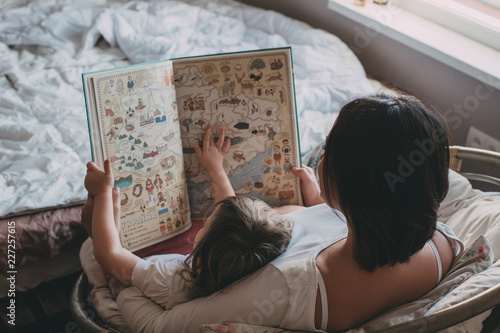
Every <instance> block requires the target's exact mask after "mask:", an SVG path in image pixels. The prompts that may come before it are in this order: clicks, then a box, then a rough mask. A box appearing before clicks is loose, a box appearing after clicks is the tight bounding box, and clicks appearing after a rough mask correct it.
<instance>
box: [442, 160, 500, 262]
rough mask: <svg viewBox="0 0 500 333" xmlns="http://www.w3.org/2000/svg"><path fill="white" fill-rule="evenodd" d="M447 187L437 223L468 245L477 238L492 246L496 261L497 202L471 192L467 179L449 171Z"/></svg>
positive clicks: (499, 247)
mask: <svg viewBox="0 0 500 333" xmlns="http://www.w3.org/2000/svg"><path fill="white" fill-rule="evenodd" d="M448 177H449V181H450V188H449V190H448V195H447V196H446V198H445V199H444V200H443V202H442V203H441V207H440V208H439V214H440V215H439V221H441V222H443V223H445V224H446V225H447V226H449V227H450V228H451V229H452V230H453V232H454V233H455V234H456V235H457V237H458V238H459V239H461V240H462V241H463V242H464V244H465V246H469V245H470V244H471V242H472V241H474V240H475V239H476V238H477V237H478V236H479V235H484V237H486V238H487V239H488V241H489V242H490V243H491V247H492V249H493V253H494V254H495V257H494V258H493V261H497V259H498V257H499V256H500V199H499V198H498V197H495V196H492V195H488V194H487V193H484V192H482V191H479V190H474V189H472V186H471V184H470V183H469V181H468V180H467V178H465V177H463V176H461V175H460V174H458V173H456V172H455V171H452V170H450V172H449V176H448Z"/></svg>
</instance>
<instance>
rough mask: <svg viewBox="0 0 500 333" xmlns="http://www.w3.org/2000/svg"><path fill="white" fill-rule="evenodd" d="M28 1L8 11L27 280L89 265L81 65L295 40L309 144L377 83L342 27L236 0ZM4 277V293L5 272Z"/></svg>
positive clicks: (9, 111)
mask: <svg viewBox="0 0 500 333" xmlns="http://www.w3.org/2000/svg"><path fill="white" fill-rule="evenodd" d="M17 3H19V4H20V3H25V5H23V6H17V7H16V6H15V4H16V1H10V2H8V3H7V4H5V5H4V6H7V5H8V4H11V7H10V8H4V9H3V10H2V12H1V14H0V16H1V17H0V73H1V75H0V91H1V94H0V170H1V176H0V193H1V200H0V246H2V248H6V241H7V224H8V222H11V221H15V222H16V227H15V229H16V237H17V239H16V269H17V271H18V273H17V281H16V282H17V285H16V287H17V289H18V290H27V289H30V288H33V287H34V286H36V285H38V284H39V283H41V282H44V281H47V280H50V279H53V278H56V277H58V276H61V275H65V274H69V273H71V272H74V271H77V270H79V269H81V267H80V264H79V261H78V257H77V253H78V249H79V247H80V245H81V244H82V242H83V241H84V240H85V238H86V235H85V232H84V230H83V228H82V227H81V225H80V207H81V205H82V204H83V201H84V200H85V199H86V191H85V189H84V186H83V179H84V176H85V172H86V170H85V164H86V162H87V161H89V160H90V159H91V154H90V144H89V137H88V129H87V125H86V123H87V120H86V112H85V107H84V99H83V92H82V84H81V78H80V75H81V73H83V72H90V71H96V70H100V69H106V68H114V67H119V66H124V65H128V64H130V63H142V62H149V61H155V60H161V59H169V58H175V57H183V56H192V55H202V54H213V53H220V52H229V51H236V50H251V49H261V48H272V47H281V46H291V47H292V52H293V65H294V72H295V85H296V95H297V97H296V102H297V109H298V110H299V111H298V115H299V125H300V134H301V149H302V152H303V153H307V152H308V151H310V150H311V148H312V147H314V146H315V145H316V144H317V143H318V142H319V141H320V140H322V139H323V138H324V137H325V135H326V134H327V131H328V130H329V129H330V127H331V125H332V124H333V121H334V119H335V116H336V113H337V111H338V109H339V105H340V104H341V103H342V102H343V101H345V100H346V99H349V98H352V97H354V96H356V95H358V94H366V93H371V92H374V91H375V88H374V87H373V85H372V84H371V82H370V81H369V80H368V79H367V78H366V75H365V72H364V70H363V68H362V66H361V64H360V63H359V61H358V60H357V58H356V57H355V56H354V54H353V53H352V52H351V51H350V50H349V49H348V48H347V46H346V45H345V44H344V43H342V42H341V41H340V40H339V39H338V38H336V37H335V36H333V35H331V34H329V33H326V32H324V31H321V30H317V29H312V28H310V27H309V26H307V25H305V24H303V23H301V22H298V21H295V20H292V19H290V18H287V17H285V16H283V15H281V14H278V13H276V12H271V11H265V10H262V9H258V8H254V7H250V6H248V5H244V4H241V3H239V2H237V1H233V0H218V1H197V0H187V1H131V2H127V1H118V0H91V1H77V0H49V1H26V0H24V1H17ZM26 3H27V4H26ZM6 260H7V258H2V259H0V268H1V271H2V272H5V271H6V270H7V269H6V268H7V261H6ZM0 286H2V288H0V290H2V292H1V293H2V294H0V297H3V296H5V295H4V294H3V293H4V290H5V291H6V290H7V289H8V288H3V286H7V281H6V279H5V276H4V275H3V273H2V275H1V276H0Z"/></svg>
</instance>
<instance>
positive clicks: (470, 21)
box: [393, 0, 500, 50]
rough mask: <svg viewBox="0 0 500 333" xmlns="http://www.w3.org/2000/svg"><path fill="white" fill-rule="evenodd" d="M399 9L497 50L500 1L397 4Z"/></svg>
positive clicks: (425, 0)
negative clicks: (401, 8)
mask: <svg viewBox="0 0 500 333" xmlns="http://www.w3.org/2000/svg"><path fill="white" fill-rule="evenodd" d="M393 1H398V0H393ZM401 5H402V6H403V7H404V8H405V9H406V10H408V11H410V12H413V13H415V14H417V15H419V16H422V17H423V18H426V19H428V20H431V21H434V22H435V23H438V24H440V25H442V26H445V27H447V28H449V29H452V30H454V31H456V32H458V33H460V34H462V35H465V36H467V37H469V38H472V39H474V40H476V41H478V42H481V43H483V44H486V45H487V46H489V47H492V48H494V49H496V50H500V0H434V1H431V0H401Z"/></svg>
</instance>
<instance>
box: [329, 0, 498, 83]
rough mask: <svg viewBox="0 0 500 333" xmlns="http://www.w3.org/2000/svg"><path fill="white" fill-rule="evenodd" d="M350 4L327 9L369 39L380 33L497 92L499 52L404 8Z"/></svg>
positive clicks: (340, 0) (338, 2) (336, 1)
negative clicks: (360, 27)
mask: <svg viewBox="0 0 500 333" xmlns="http://www.w3.org/2000/svg"><path fill="white" fill-rule="evenodd" d="M389 1H391V0H389ZM353 2H354V0H329V5H328V7H329V8H330V9H331V10H333V11H335V12H337V13H339V14H341V15H343V16H346V17H347V18H350V19H351V20H354V21H356V22H357V23H360V24H362V25H365V26H366V29H365V32H366V35H367V36H369V37H375V36H376V35H378V34H379V33H380V34H382V35H384V36H387V37H389V38H391V39H394V40H396V41H398V42H400V43H402V44H404V45H406V46H408V47H411V48H413V49H415V50H417V51H418V52H421V53H423V54H426V55H428V56H430V57H432V58H434V59H436V60H438V61H440V62H442V63H444V64H446V65H448V66H450V67H452V68H454V69H456V70H458V71H460V72H463V73H465V74H467V75H469V76H472V77H474V78H476V79H477V80H479V81H481V82H483V83H486V84H488V85H490V86H493V87H495V88H496V89H498V90H500V51H497V50H495V49H493V48H491V47H488V46H486V45H484V44H481V43H479V42H476V41H474V40H472V39H470V38H468V37H465V36H463V35H460V34H458V33H456V32H454V31H452V30H449V29H447V28H445V27H443V26H440V25H438V24H436V23H434V22H431V21H429V20H426V19H424V18H422V17H420V16H417V15H415V14H412V13H410V12H409V11H406V10H405V9H404V8H401V7H395V6H394V5H391V4H388V5H376V4H374V3H372V1H371V0H368V1H367V2H366V5H365V6H363V7H360V6H355V5H354V3H353Z"/></svg>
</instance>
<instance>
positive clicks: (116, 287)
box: [106, 274, 129, 300]
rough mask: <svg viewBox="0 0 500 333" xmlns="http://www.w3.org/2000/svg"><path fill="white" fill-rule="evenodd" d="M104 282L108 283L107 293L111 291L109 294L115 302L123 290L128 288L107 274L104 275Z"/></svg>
mask: <svg viewBox="0 0 500 333" xmlns="http://www.w3.org/2000/svg"><path fill="white" fill-rule="evenodd" d="M106 281H107V282H108V288H109V291H111V294H112V295H113V297H114V298H115V300H116V298H117V297H118V295H119V294H120V293H121V292H122V291H123V290H124V289H125V288H128V287H129V286H127V285H126V284H124V283H122V282H121V281H120V280H118V279H117V278H115V277H114V276H112V275H109V274H106Z"/></svg>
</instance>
